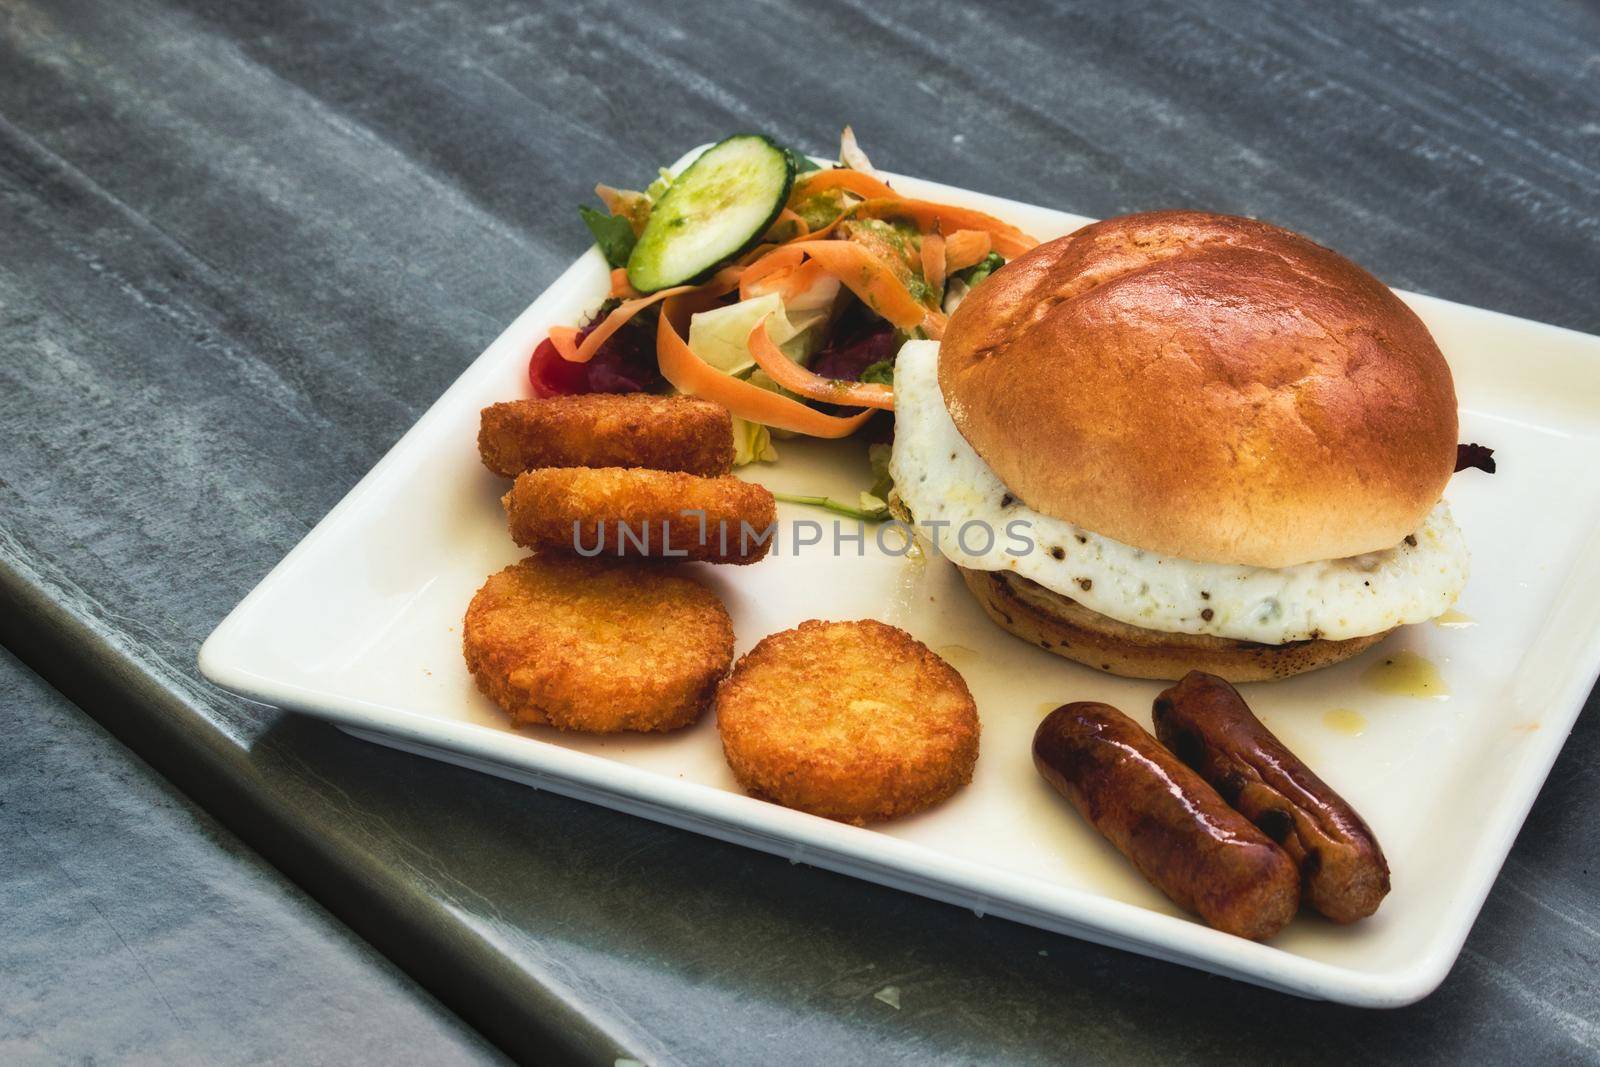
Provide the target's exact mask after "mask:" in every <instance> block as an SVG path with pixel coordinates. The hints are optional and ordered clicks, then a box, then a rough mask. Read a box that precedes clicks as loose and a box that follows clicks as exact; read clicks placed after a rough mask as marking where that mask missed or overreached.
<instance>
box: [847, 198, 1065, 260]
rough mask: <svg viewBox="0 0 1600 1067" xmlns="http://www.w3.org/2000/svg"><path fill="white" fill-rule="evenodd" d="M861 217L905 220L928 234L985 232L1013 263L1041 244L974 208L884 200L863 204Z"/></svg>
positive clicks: (858, 206)
mask: <svg viewBox="0 0 1600 1067" xmlns="http://www.w3.org/2000/svg"><path fill="white" fill-rule="evenodd" d="M855 213H856V215H858V216H865V217H868V218H885V217H887V218H905V219H910V220H911V221H912V222H914V223H916V224H917V228H918V229H919V230H921V231H922V232H924V233H929V232H931V231H933V230H934V229H939V230H949V231H951V232H954V231H956V230H982V231H984V232H985V233H987V234H988V235H989V239H990V241H991V242H992V243H993V245H994V248H995V251H997V252H999V253H1000V254H1001V255H1002V256H1005V257H1006V258H1007V259H1010V258H1011V257H1013V256H1019V255H1021V254H1022V253H1024V252H1026V251H1027V250H1028V249H1030V248H1032V247H1033V246H1034V245H1036V244H1038V243H1039V242H1038V241H1035V240H1034V239H1033V238H1032V237H1029V236H1028V235H1027V234H1025V233H1023V232H1022V231H1021V230H1019V229H1017V228H1016V227H1015V226H1012V225H1011V224H1009V223H1005V222H1001V221H1000V220H999V219H997V218H995V217H994V216H993V215H986V214H984V213H983V212H981V211H974V210H973V209H972V208H967V207H955V206H954V205H951V204H936V203H934V202H933V201H931V200H907V199H905V198H903V197H899V196H894V197H884V198H877V199H871V200H866V201H863V202H862V203H859V204H857V205H856V206H855Z"/></svg>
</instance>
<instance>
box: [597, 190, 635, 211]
mask: <svg viewBox="0 0 1600 1067" xmlns="http://www.w3.org/2000/svg"><path fill="white" fill-rule="evenodd" d="M594 195H595V196H598V197H599V198H600V202H601V203H602V204H604V205H605V206H606V210H607V211H609V212H611V213H612V214H613V215H625V214H627V212H626V211H624V210H623V200H622V190H621V189H613V188H612V187H611V186H609V185H597V186H595V187H594Z"/></svg>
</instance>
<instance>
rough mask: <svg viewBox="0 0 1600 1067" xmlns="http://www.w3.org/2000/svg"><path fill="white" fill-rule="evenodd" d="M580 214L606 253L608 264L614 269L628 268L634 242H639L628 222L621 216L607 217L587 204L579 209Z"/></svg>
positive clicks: (601, 249) (602, 250)
mask: <svg viewBox="0 0 1600 1067" xmlns="http://www.w3.org/2000/svg"><path fill="white" fill-rule="evenodd" d="M578 214H579V215H582V216H583V224H584V225H585V226H587V227H589V232H590V233H592V234H594V239H595V242H596V243H597V244H599V246H600V251H601V252H602V253H604V255H605V257H606V262H607V263H609V264H611V265H612V266H613V267H626V266H627V265H628V255H629V254H630V253H631V252H632V251H633V245H634V242H635V241H637V240H638V238H637V237H635V236H634V234H633V226H632V225H631V224H630V223H629V222H628V220H627V219H625V218H623V217H622V216H621V215H607V214H606V213H605V212H604V211H596V210H595V209H594V208H592V207H589V206H588V205H587V204H585V205H583V206H581V207H579V208H578Z"/></svg>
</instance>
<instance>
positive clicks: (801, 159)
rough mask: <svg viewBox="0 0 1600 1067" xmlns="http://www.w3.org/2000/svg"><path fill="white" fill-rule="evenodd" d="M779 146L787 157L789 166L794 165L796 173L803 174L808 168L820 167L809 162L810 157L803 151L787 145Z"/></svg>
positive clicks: (818, 168) (816, 168)
mask: <svg viewBox="0 0 1600 1067" xmlns="http://www.w3.org/2000/svg"><path fill="white" fill-rule="evenodd" d="M779 147H780V148H782V149H783V154H784V155H786V156H788V157H789V164H790V166H792V167H794V172H795V173H796V174H804V173H805V172H806V171H809V170H821V169H822V168H821V167H819V166H817V165H816V164H815V163H813V162H811V157H810V156H808V155H806V154H805V153H804V152H799V151H796V150H795V149H793V148H790V147H789V146H788V145H780V146H779Z"/></svg>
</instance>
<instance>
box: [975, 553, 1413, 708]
mask: <svg viewBox="0 0 1600 1067" xmlns="http://www.w3.org/2000/svg"><path fill="white" fill-rule="evenodd" d="M956 569H957V570H959V571H960V572H961V577H962V578H963V579H964V580H965V581H966V583H967V588H968V589H969V590H971V592H972V595H973V596H975V597H977V598H978V603H980V604H982V605H983V610H984V611H985V612H986V613H987V614H988V616H989V618H991V619H993V620H994V621H995V623H996V624H997V625H998V626H1000V627H1001V628H1002V629H1005V630H1009V631H1011V632H1012V633H1013V634H1015V635H1016V636H1018V637H1020V638H1022V639H1023V640H1024V641H1026V642H1028V643H1029V644H1031V645H1038V646H1039V647H1040V648H1042V649H1044V650H1046V651H1047V652H1054V653H1055V654H1056V655H1058V656H1063V657H1065V658H1067V659H1070V660H1076V661H1077V662H1078V663H1082V664H1084V665H1086V666H1089V667H1094V668H1095V669H1096V670H1102V671H1106V672H1108V673H1110V674H1120V675H1122V676H1123V677H1124V678H1162V679H1177V678H1182V677H1183V676H1184V675H1185V674H1188V673H1189V672H1190V671H1193V670H1198V671H1205V672H1206V673H1207V674H1215V675H1217V676H1218V677H1221V678H1226V679H1227V680H1228V681H1230V682H1262V681H1268V680H1270V679H1273V678H1288V677H1289V676H1290V675H1295V674H1304V673H1305V672H1306V671H1315V670H1320V669H1321V668H1323V667H1331V666H1333V665H1334V664H1335V663H1343V662H1344V661H1345V660H1347V659H1350V658H1351V657H1352V656H1357V655H1360V654H1361V653H1362V652H1364V651H1366V650H1367V649H1369V648H1371V647H1372V646H1373V645H1375V644H1377V643H1378V642H1379V641H1382V640H1383V639H1384V638H1385V637H1387V636H1388V634H1389V633H1390V632H1391V631H1387V630H1386V631H1384V632H1383V633H1379V634H1372V635H1371V636H1368V637H1352V638H1350V639H1348V640H1345V641H1291V642H1289V643H1288V644H1286V645H1262V644H1257V643H1256V642H1254V641H1235V640H1233V639H1231V638H1226V637H1213V636H1211V635H1209V634H1178V633H1167V632H1165V631H1162V630H1146V629H1144V628H1143V627H1140V626H1130V625H1128V624H1127V623H1125V622H1118V621H1117V620H1116V619H1111V618H1107V617H1106V616H1104V615H1101V614H1100V613H1099V612H1096V611H1090V610H1089V609H1088V608H1086V607H1084V606H1083V605H1082V604H1079V603H1078V602H1077V601H1075V600H1072V599H1071V598H1070V597H1064V596H1062V595H1060V594H1059V593H1053V592H1051V591H1050V590H1048V589H1046V588H1045V587H1044V586H1042V585H1039V584H1038V583H1037V582H1032V581H1029V580H1028V579H1026V578H1022V577H1019V576H1018V575H1015V574H1009V573H1006V572H1004V571H969V570H967V569H966V568H965V567H957V568H956Z"/></svg>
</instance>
